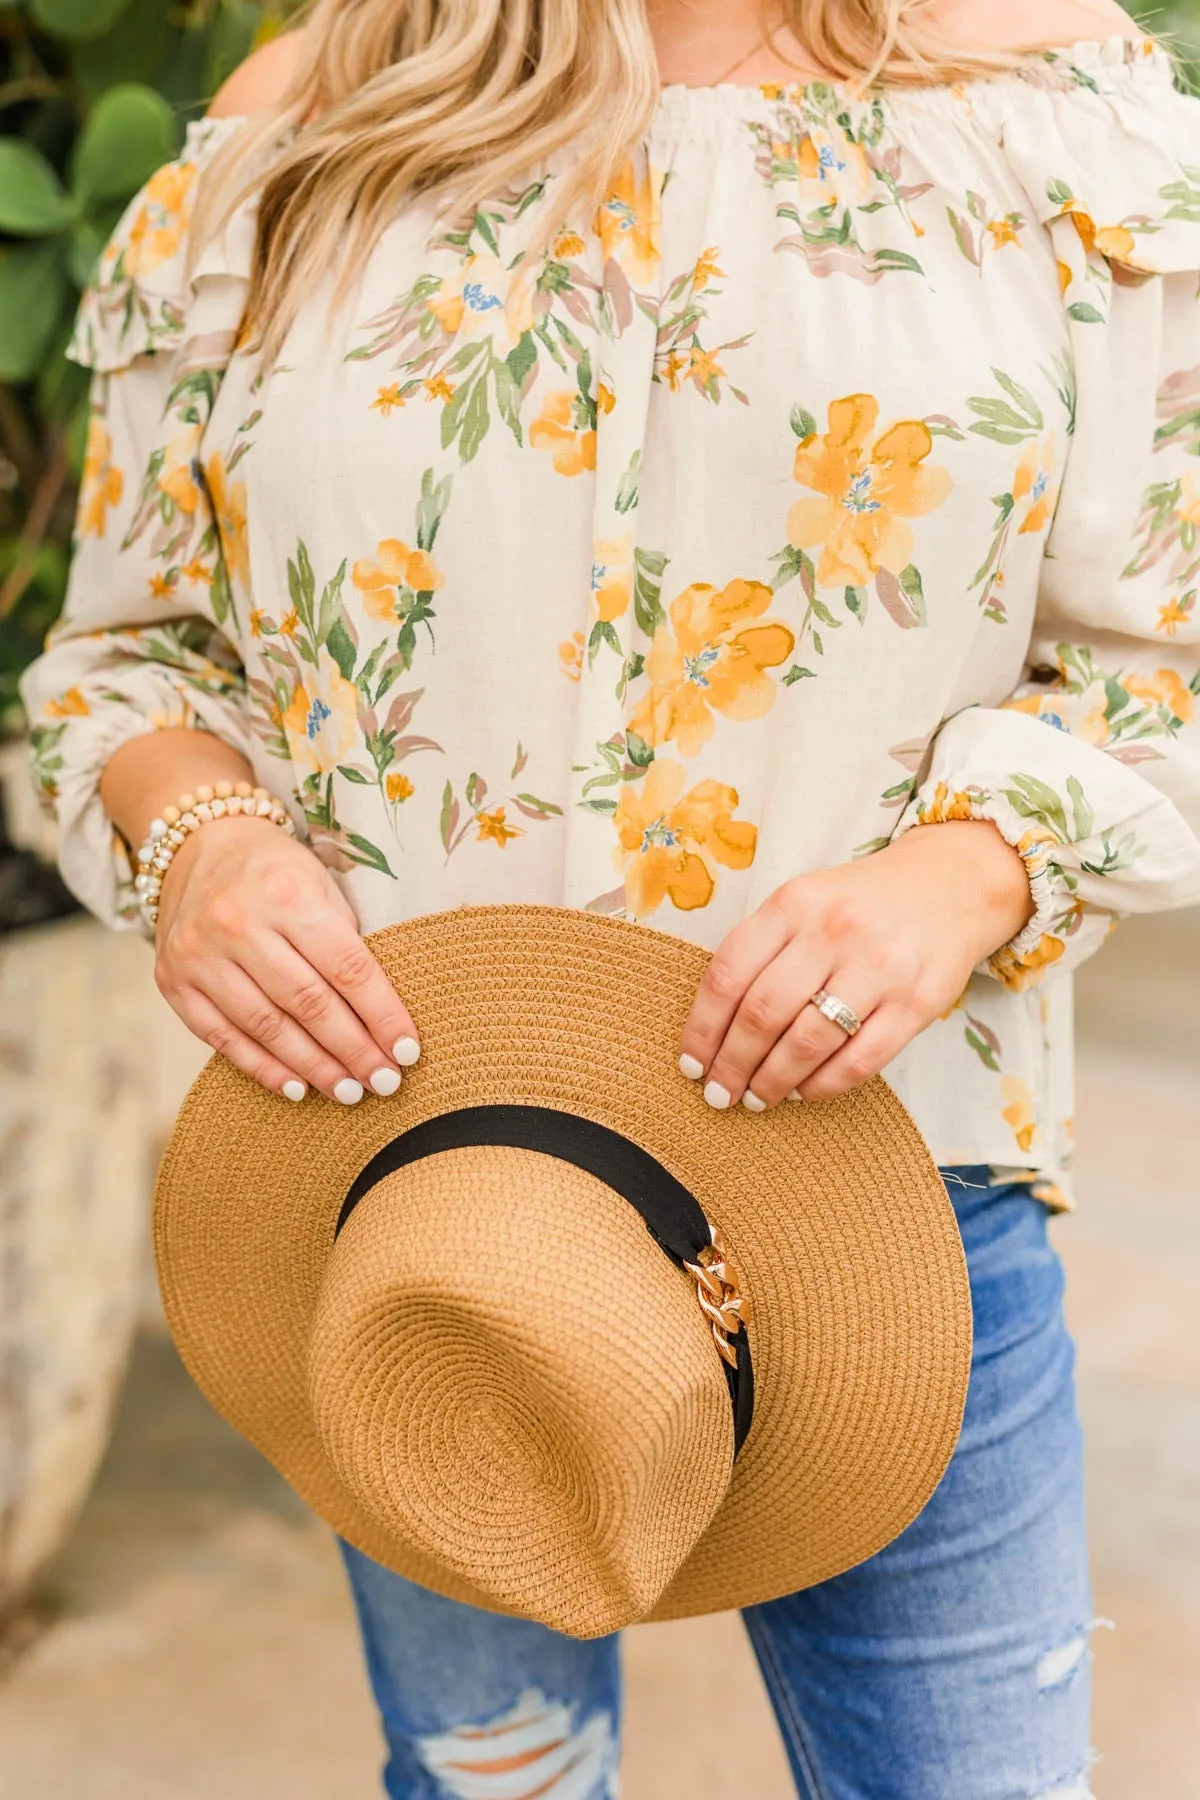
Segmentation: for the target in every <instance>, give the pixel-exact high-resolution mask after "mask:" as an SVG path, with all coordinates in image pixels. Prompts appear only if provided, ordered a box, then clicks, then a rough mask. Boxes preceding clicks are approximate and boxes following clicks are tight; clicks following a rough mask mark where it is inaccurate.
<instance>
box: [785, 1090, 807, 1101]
mask: <svg viewBox="0 0 1200 1800" xmlns="http://www.w3.org/2000/svg"><path fill="white" fill-rule="evenodd" d="M784 1099H785V1100H803V1099H804V1095H803V1094H802V1093H801V1092H800V1089H799V1088H793V1089H792V1091H791V1093H790V1094H785V1095H784Z"/></svg>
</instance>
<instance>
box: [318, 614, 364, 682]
mask: <svg viewBox="0 0 1200 1800" xmlns="http://www.w3.org/2000/svg"><path fill="white" fill-rule="evenodd" d="M325 646H326V649H327V650H328V651H329V654H330V656H332V658H333V660H334V662H335V663H336V664H337V666H338V668H339V669H340V670H341V672H342V674H343V675H344V677H345V678H346V680H347V681H352V680H353V679H354V664H355V661H356V659H357V656H358V646H357V645H356V644H355V643H354V641H353V640H352V638H351V636H350V634H349V632H348V631H347V630H346V627H345V625H344V624H343V623H342V621H341V619H340V618H338V619H335V620H334V622H333V624H332V625H331V626H330V628H329V631H328V633H327V635H326V639H325Z"/></svg>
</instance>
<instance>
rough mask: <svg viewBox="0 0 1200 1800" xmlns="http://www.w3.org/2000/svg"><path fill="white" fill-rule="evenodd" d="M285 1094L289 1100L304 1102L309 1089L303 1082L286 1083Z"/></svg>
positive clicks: (284, 1086)
mask: <svg viewBox="0 0 1200 1800" xmlns="http://www.w3.org/2000/svg"><path fill="white" fill-rule="evenodd" d="M283 1092H284V1093H285V1094H286V1096H287V1098H288V1099H289V1100H303V1098H304V1096H305V1094H307V1092H308V1089H307V1088H306V1087H305V1085H304V1083H303V1082H302V1081H285V1082H284V1084H283Z"/></svg>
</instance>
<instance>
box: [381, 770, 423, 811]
mask: <svg viewBox="0 0 1200 1800" xmlns="http://www.w3.org/2000/svg"><path fill="white" fill-rule="evenodd" d="M383 788H384V792H385V793H386V795H387V797H388V799H389V800H391V801H392V802H393V803H394V804H395V805H397V806H398V805H399V804H400V802H401V801H402V800H408V799H410V798H411V796H412V794H413V793H414V792H415V790H414V788H413V784H412V782H411V781H410V780H409V779H408V776H407V775H402V774H401V773H400V771H399V770H398V769H393V771H392V772H391V774H390V775H385V776H384V781H383Z"/></svg>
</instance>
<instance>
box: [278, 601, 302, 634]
mask: <svg viewBox="0 0 1200 1800" xmlns="http://www.w3.org/2000/svg"><path fill="white" fill-rule="evenodd" d="M299 623H300V615H299V613H298V612H297V611H296V609H295V607H294V606H289V607H288V610H287V611H286V612H285V613H284V615H283V617H282V619H280V621H279V635H280V636H281V637H295V635H296V627H297V626H298V625H299Z"/></svg>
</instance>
